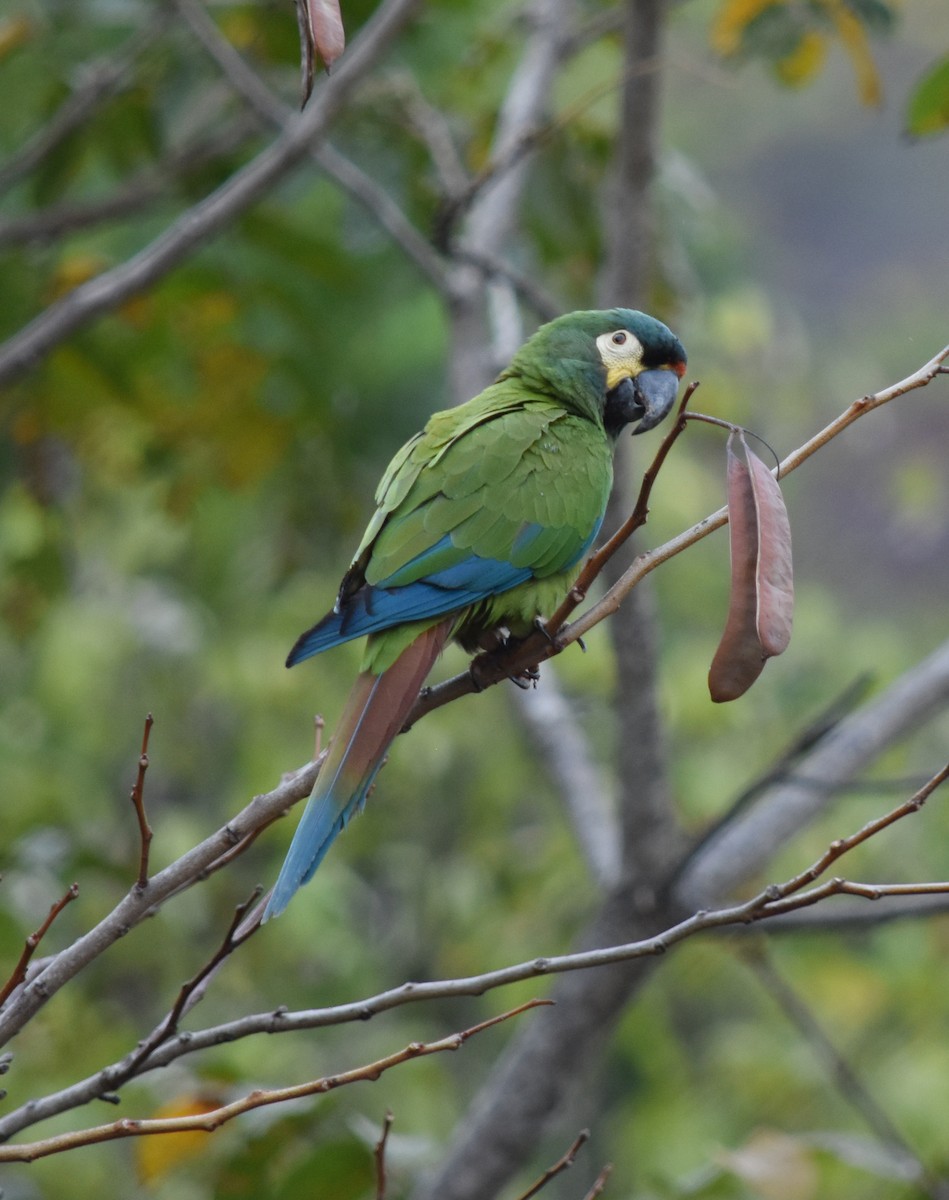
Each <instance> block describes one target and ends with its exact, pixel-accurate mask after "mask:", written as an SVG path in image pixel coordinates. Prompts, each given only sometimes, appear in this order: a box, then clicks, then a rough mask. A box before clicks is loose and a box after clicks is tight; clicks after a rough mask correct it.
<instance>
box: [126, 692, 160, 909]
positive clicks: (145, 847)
mask: <svg viewBox="0 0 949 1200" xmlns="http://www.w3.org/2000/svg"><path fill="white" fill-rule="evenodd" d="M154 724H155V718H154V717H153V716H152V714H151V713H149V714H148V715H147V716H146V717H145V728H144V730H143V731H142V749H141V751H140V752H139V756H138V774H137V775H136V777H135V783H134V785H133V787H132V791H131V794H130V796H129V799H130V800H131V801H132V807H133V808H134V809H135V816H136V818H137V819H138V834H139V856H138V880H137V881H136V886H137V887H138V888H139V889H141V890H144V889H145V888H146V887H147V886H148V856H149V851H150V849H151V844H152V827H151V825H149V823H148V816H147V815H146V813H145V772H146V771H147V770H148V739H149V736H150V734H151V732H152V726H153V725H154Z"/></svg>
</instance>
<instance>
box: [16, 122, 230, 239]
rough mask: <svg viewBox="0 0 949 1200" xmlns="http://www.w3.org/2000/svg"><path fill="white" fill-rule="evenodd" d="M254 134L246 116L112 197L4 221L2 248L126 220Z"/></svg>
mask: <svg viewBox="0 0 949 1200" xmlns="http://www.w3.org/2000/svg"><path fill="white" fill-rule="evenodd" d="M252 132H253V129H252V128H251V123H250V122H249V121H248V119H247V118H246V116H242V117H241V118H239V119H237V120H235V121H231V122H229V124H228V125H227V126H225V127H224V128H223V129H221V131H220V132H219V133H217V134H215V135H213V136H210V137H204V138H201V139H195V140H194V141H192V142H189V143H188V144H187V145H186V146H182V147H181V148H180V149H177V150H173V151H172V152H171V153H170V154H169V155H168V156H167V157H166V158H164V159H162V160H161V161H159V162H157V163H156V164H155V165H154V166H152V167H149V168H148V169H147V170H144V171H141V172H139V173H138V174H137V175H135V176H134V177H133V178H131V179H130V180H127V181H125V182H123V183H122V184H121V185H120V186H119V187H118V188H116V190H115V191H114V192H111V193H110V194H108V195H105V196H100V197H97V198H96V199H93V200H75V201H66V202H64V203H62V204H55V205H50V206H49V207H48V208H44V209H41V210H40V211H39V212H35V213H29V214H27V215H25V216H18V217H11V218H9V219H8V220H5V221H2V222H0V246H16V245H23V244H25V243H30V242H40V243H48V242H53V241H55V240H56V239H57V238H61V237H63V236H64V235H65V234H69V233H73V232H75V231H76V230H80V229H89V228H91V227H93V226H96V225H100V224H103V223H104V222H106V221H115V220H122V219H124V218H128V217H130V216H133V215H135V214H138V213H141V212H142V211H143V210H145V209H148V208H149V206H151V205H153V204H155V203H156V202H158V201H162V200H167V199H168V198H169V197H170V196H172V195H173V193H174V189H175V187H176V186H177V185H178V184H179V183H181V182H183V181H187V180H188V178H189V177H190V176H192V175H194V174H196V173H198V172H204V171H206V170H207V167H208V164H209V163H211V162H214V161H215V160H217V159H220V158H222V157H225V156H227V155H230V154H233V153H234V151H235V150H237V149H239V148H240V147H241V146H242V145H243V144H244V143H245V142H246V141H247V139H248V137H249V136H250V134H251V133H252Z"/></svg>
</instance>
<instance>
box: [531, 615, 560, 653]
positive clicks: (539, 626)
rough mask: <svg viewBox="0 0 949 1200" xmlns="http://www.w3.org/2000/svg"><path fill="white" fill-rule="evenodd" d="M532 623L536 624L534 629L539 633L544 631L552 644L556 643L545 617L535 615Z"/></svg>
mask: <svg viewBox="0 0 949 1200" xmlns="http://www.w3.org/2000/svg"><path fill="white" fill-rule="evenodd" d="M531 624H532V625H533V626H534V629H535V631H536V632H537V633H542V634H543V635H544V637H545V638H546V639H547V641H548V642H549V643H550V645H551V646H552V645H553V644H554V640H555V639H554V635H553V634H552V633H551V632H550V631H549V630H548V628H547V622H546V621H545V620H544V618H543V617H535V618H534V620H533V621H532V622H531Z"/></svg>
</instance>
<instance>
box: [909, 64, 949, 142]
mask: <svg viewBox="0 0 949 1200" xmlns="http://www.w3.org/2000/svg"><path fill="white" fill-rule="evenodd" d="M947 126H949V57H946V58H942V59H940V60H939V61H938V62H936V63H935V64H934V65H933V66H932V67H931V68H930V69H929V70H928V71H927V72H926V74H925V75H924V76H923V77H922V79H921V80H920V81H919V83H917V85H916V88H915V90H914V91H913V94H912V95H911V96H910V99H909V105H908V107H907V112H906V132H907V133H909V134H912V135H913V136H914V137H928V136H930V135H931V134H934V133H943V132H944V131H945V129H946V127H947Z"/></svg>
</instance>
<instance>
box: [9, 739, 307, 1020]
mask: <svg viewBox="0 0 949 1200" xmlns="http://www.w3.org/2000/svg"><path fill="white" fill-rule="evenodd" d="M317 770H318V764H316V763H310V764H308V765H307V766H306V767H303V768H301V769H300V770H299V771H297V772H295V773H294V774H292V775H290V776H289V777H287V778H286V779H284V780H283V782H281V783H280V785H279V786H278V787H276V788H274V789H273V791H271V792H268V793H266V794H265V795H261V796H256V797H255V798H254V799H253V800H252V801H251V802H250V804H248V805H247V806H246V807H245V808H244V809H243V810H242V811H241V812H240V813H238V814H237V816H236V817H234V818H233V819H232V820H231V821H229V822H228V823H227V824H226V825H224V826H223V827H222V828H221V829H219V830H218V831H217V832H216V833H213V834H212V835H211V836H210V837H208V838H205V840H204V841H203V842H200V843H199V844H198V845H197V846H195V847H194V848H193V849H191V850H189V851H188V853H187V854H184V855H182V857H181V858H179V859H177V860H176V861H175V862H173V863H172V864H171V865H170V866H168V867H166V868H165V869H164V870H163V871H159V872H158V873H157V874H156V875H153V876H152V877H151V878H150V879H149V880H148V882H147V884H146V886H145V887H144V888H139V887H138V886H135V887H133V888H132V889H131V890H130V891H129V892H128V893H127V894H126V895H125V896H124V897H123V899H122V900H120V901H119V903H118V904H117V905H116V906H115V908H114V909H113V910H112V911H111V912H110V913H109V914H108V915H107V916H106V917H104V918H103V919H102V920H101V921H100V922H99V923H98V924H97V925H95V926H94V927H93V928H92V929H91V930H90V931H89V932H88V933H86V934H84V935H83V936H82V937H81V938H78V939H77V940H76V941H75V942H74V943H73V944H72V945H71V946H68V947H66V949H64V950H62V951H60V953H59V954H56V955H54V956H53V957H52V958H50V959H49V960H47V961H46V962H45V963H44V965H43V968H42V970H40V971H37V972H35V973H33V974H28V976H27V980H26V982H25V984H24V985H23V986H22V988H21V989H20V990H19V992H17V993H15V994H14V995H13V996H11V998H10V999H9V1000H8V1002H7V1004H6V1006H5V1007H4V1009H3V1010H2V1012H0V1043H4V1042H6V1040H7V1039H8V1038H10V1037H12V1036H13V1035H14V1034H15V1033H16V1032H17V1031H18V1030H20V1029H21V1028H22V1027H23V1025H24V1024H25V1023H26V1022H27V1021H29V1020H30V1018H31V1017H32V1016H33V1015H34V1014H35V1013H36V1012H38V1011H39V1009H40V1008H42V1007H43V1005H44V1004H46V1002H47V1001H48V1000H49V999H50V997H51V996H53V995H55V994H56V992H58V991H59V989H60V988H61V987H63V986H64V984H66V983H68V982H69V980H70V979H72V978H73V977H74V976H75V975H77V974H78V973H79V972H80V971H81V970H82V969H83V968H84V967H86V966H87V965H88V964H89V963H90V962H92V961H93V960H94V959H96V958H98V956H99V955H100V954H102V953H103V951H105V950H107V949H108V948H109V946H111V945H112V944H113V943H114V942H116V941H117V940H118V939H119V938H121V937H124V936H125V935H126V934H127V933H128V932H129V930H131V929H133V928H134V927H135V926H136V925H138V924H139V923H140V922H141V921H143V920H144V919H145V918H146V917H148V916H151V915H153V914H154V912H155V910H156V908H158V907H159V906H160V905H161V904H163V903H164V902H165V901H166V900H167V899H168V898H169V897H170V896H173V895H175V894H176V893H177V892H179V891H181V890H182V889H183V888H184V887H188V886H190V885H191V884H193V883H195V882H196V881H197V880H199V879H200V878H202V877H203V875H204V874H205V872H207V871H208V870H209V869H213V868H214V866H215V865H216V864H217V863H218V862H219V860H220V859H221V858H222V857H223V856H225V855H227V854H229V853H230V852H231V851H232V850H234V848H235V847H237V846H238V845H240V843H241V842H242V841H243V840H244V839H245V838H247V837H249V836H250V835H251V834H252V833H253V832H254V830H255V829H258V828H259V827H261V826H262V825H264V824H266V823H267V822H268V821H270V820H272V819H273V818H274V817H275V816H278V815H279V814H280V813H282V812H283V811H285V810H286V809H288V808H289V807H290V806H291V805H293V804H295V803H296V802H297V801H299V800H303V799H304V798H305V797H307V796H308V795H309V794H310V791H311V790H312V787H313V781H314V779H315V777H316V772H317Z"/></svg>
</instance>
